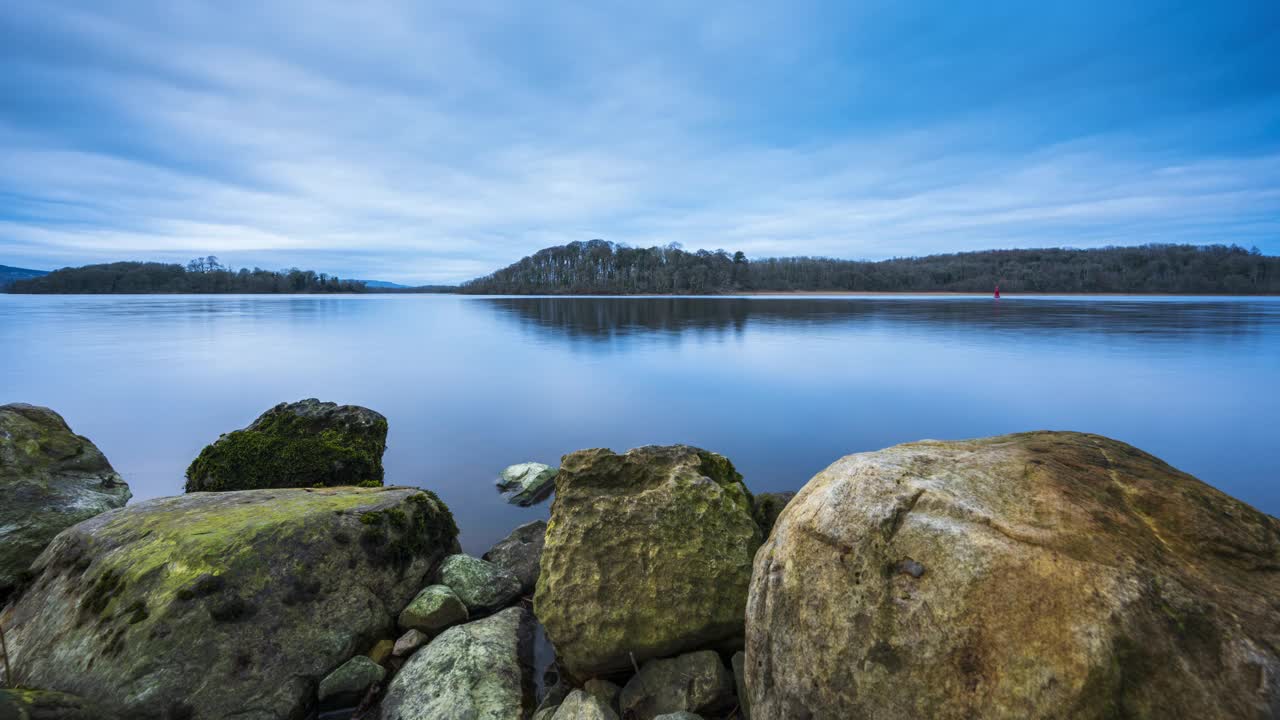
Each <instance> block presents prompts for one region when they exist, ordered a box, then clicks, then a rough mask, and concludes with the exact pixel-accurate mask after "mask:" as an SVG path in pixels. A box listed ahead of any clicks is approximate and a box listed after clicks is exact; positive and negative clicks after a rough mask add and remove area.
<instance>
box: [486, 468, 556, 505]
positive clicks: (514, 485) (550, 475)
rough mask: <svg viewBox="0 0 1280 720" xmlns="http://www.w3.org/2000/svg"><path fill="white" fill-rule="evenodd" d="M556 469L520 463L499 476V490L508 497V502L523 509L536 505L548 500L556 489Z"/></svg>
mask: <svg viewBox="0 0 1280 720" xmlns="http://www.w3.org/2000/svg"><path fill="white" fill-rule="evenodd" d="M555 479H556V469H555V468H553V467H551V466H550V465H544V464H542V463H536V462H526V463H520V464H518V465H512V466H510V467H508V468H506V469H504V470H503V471H502V472H501V473H500V474H499V475H498V482H497V485H498V490H499V492H502V493H504V494H505V495H506V496H507V502H510V503H513V504H515V505H520V506H522V507H528V506H530V505H535V504H537V503H540V502H542V501H543V500H545V499H547V496H548V495H550V494H551V491H552V490H554V489H555V487H556V485H555Z"/></svg>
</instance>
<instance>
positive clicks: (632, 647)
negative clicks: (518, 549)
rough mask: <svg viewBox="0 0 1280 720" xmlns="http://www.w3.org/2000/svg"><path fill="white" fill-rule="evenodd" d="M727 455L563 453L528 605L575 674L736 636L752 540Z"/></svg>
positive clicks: (755, 539)
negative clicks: (532, 608) (535, 590)
mask: <svg viewBox="0 0 1280 720" xmlns="http://www.w3.org/2000/svg"><path fill="white" fill-rule="evenodd" d="M760 541H761V535H760V529H759V527H757V525H756V522H755V520H754V519H753V516H752V504H751V495H750V493H749V492H747V489H746V487H745V486H743V484H742V476H741V475H739V474H738V472H737V471H736V470H735V469H734V467H733V464H732V463H731V462H730V461H729V460H728V459H727V458H725V457H723V456H720V455H717V454H715V453H711V452H708V451H706V450H700V449H698V448H692V447H688V446H683V445H676V446H670V447H657V446H649V447H643V448H637V449H634V450H631V451H628V452H626V453H624V454H621V455H619V454H615V453H613V452H611V451H609V450H603V449H596V450H583V451H579V452H576V453H572V454H569V455H566V456H565V457H564V460H563V462H562V464H561V467H560V473H559V475H558V476H557V478H556V497H555V500H554V501H553V502H552V505H551V519H550V521H549V522H548V524H547V531H546V546H545V548H544V550H543V554H542V562H541V572H540V574H539V577H538V585H537V592H536V595H535V597H534V607H535V611H536V614H537V616H538V619H539V620H541V621H542V623H543V625H544V627H545V628H546V631H547V635H548V637H549V638H550V639H551V641H552V643H553V644H554V645H555V647H556V650H557V653H558V655H559V658H560V662H561V664H562V665H563V666H564V667H565V668H566V669H567V670H568V671H569V673H570V674H572V675H574V676H576V677H579V678H584V677H590V676H592V675H598V674H604V673H609V672H612V671H616V670H625V669H628V668H630V667H631V665H632V662H633V658H634V661H635V662H644V661H645V660H647V659H649V658H653V657H664V656H669V655H674V654H678V653H680V652H684V651H687V650H694V649H699V648H704V647H708V646H714V645H718V644H721V643H727V644H732V643H733V642H734V641H735V639H737V640H738V641H740V638H741V636H742V632H743V611H744V609H745V606H746V590H747V584H748V581H749V580H750V577H751V561H752V557H753V555H754V554H755V551H756V548H757V547H758V546H759V545H760Z"/></svg>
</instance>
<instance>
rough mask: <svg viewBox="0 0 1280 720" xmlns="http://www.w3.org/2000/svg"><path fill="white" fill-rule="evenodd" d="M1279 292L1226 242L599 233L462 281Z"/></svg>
mask: <svg viewBox="0 0 1280 720" xmlns="http://www.w3.org/2000/svg"><path fill="white" fill-rule="evenodd" d="M997 284H999V285H1000V289H1001V290H1002V291H1007V292H1035V293H1167V294H1230V295H1260V294H1280V257H1274V256H1266V255H1263V254H1261V253H1260V252H1258V250H1257V249H1254V250H1245V249H1244V248H1241V247H1236V246H1234V245H1232V246H1226V245H1142V246H1137V247H1106V248H1097V249H1088V250H1074V249H1066V248H1048V249H1039V250H986V251H981V252H967V253H954V254H948V255H930V256H927V257H910V258H895V259H892V260H881V261H875V262H872V261H862V260H836V259H832V258H822V257H786V258H763V259H756V260H750V259H748V258H747V257H746V255H745V254H743V253H742V252H736V253H732V254H730V253H728V252H726V251H724V250H716V251H714V252H712V251H708V250H698V251H696V252H689V251H685V250H683V249H682V248H681V247H680V246H679V245H675V244H672V245H668V246H666V247H651V248H632V247H626V246H623V245H616V244H614V243H610V242H605V241H604V240H591V241H588V242H574V243H570V244H568V245H561V246H557V247H551V248H546V249H544V250H539V251H538V252H536V253H534V254H533V255H531V256H529V257H526V258H524V259H522V260H520V261H519V262H517V263H514V264H512V265H510V266H508V267H505V268H503V269H501V270H498V271H497V272H494V273H493V274H491V275H486V276H485V277H482V278H477V279H476V280H472V281H470V282H467V283H464V284H463V285H462V288H461V291H462V292H466V293H478V294H498V295H507V294H509V295H522V294H610V295H628V294H695V295H696V294H717V293H734V292H792V291H813V292H846V291H851V292H991V290H992V289H993V288H994V287H995V285H997Z"/></svg>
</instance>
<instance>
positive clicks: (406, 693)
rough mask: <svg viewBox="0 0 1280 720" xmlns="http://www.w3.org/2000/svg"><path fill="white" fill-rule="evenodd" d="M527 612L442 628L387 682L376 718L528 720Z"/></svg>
mask: <svg viewBox="0 0 1280 720" xmlns="http://www.w3.org/2000/svg"><path fill="white" fill-rule="evenodd" d="M533 625H534V620H533V614H532V613H530V612H529V611H528V610H525V609H524V608H519V607H513V608H507V609H506V610H503V611H502V612H500V613H498V614H496V615H492V616H490V617H487V618H484V619H483V620H476V621H474V622H469V623H467V624H465V625H457V626H454V627H451V628H449V629H448V630H445V631H444V632H443V633H441V634H440V636H439V637H437V638H436V639H434V640H432V641H431V643H430V644H428V645H427V646H426V647H424V648H422V649H421V650H419V651H418V652H416V653H414V654H413V657H411V658H409V662H407V663H405V665H404V667H403V668H401V670H400V672H399V673H397V674H396V676H395V678H393V679H392V680H391V683H390V685H389V686H388V687H387V694H386V696H385V697H384V698H383V699H382V714H381V720H419V719H420V718H476V719H477V720H489V719H490V718H492V719H494V720H499V719H502V720H505V719H506V718H523V717H527V716H528V712H529V709H530V708H532V707H533V663H532V659H533Z"/></svg>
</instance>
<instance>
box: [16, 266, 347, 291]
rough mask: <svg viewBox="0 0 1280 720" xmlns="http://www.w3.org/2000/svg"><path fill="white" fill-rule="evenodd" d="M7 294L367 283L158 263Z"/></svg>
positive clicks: (89, 271) (64, 275)
mask: <svg viewBox="0 0 1280 720" xmlns="http://www.w3.org/2000/svg"><path fill="white" fill-rule="evenodd" d="M5 292H10V293H33V294H153V293H359V292H365V285H364V283H362V282H360V281H357V280H343V279H341V278H338V277H335V276H332V275H326V274H324V273H315V272H313V271H311V270H298V269H291V270H281V271H271V270H262V269H260V268H254V269H253V270H249V269H247V268H244V269H241V270H232V269H231V268H227V267H223V266H222V265H219V264H218V262H217V258H213V257H209V258H198V259H196V260H192V261H191V262H190V263H188V264H187V265H186V266H183V265H177V264H169V263H154V262H116V263H106V264H103V265H85V266H83V267H74V268H62V269H61V270H54V271H53V272H50V273H45V274H41V275H40V276H38V277H28V278H26V279H20V280H14V281H13V282H11V283H10V284H9V285H8V287H6V288H5Z"/></svg>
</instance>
